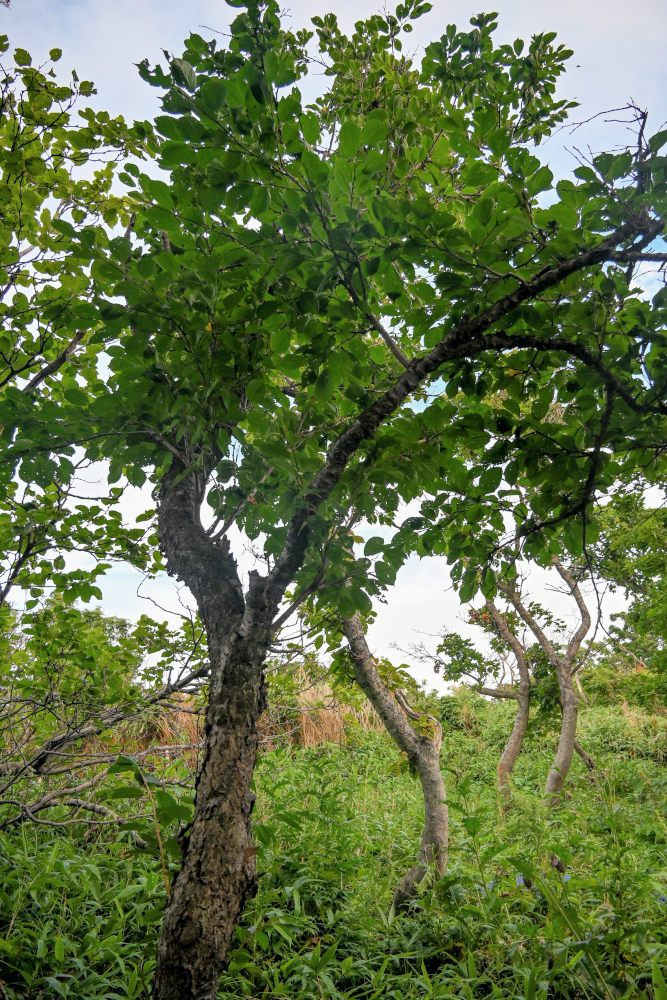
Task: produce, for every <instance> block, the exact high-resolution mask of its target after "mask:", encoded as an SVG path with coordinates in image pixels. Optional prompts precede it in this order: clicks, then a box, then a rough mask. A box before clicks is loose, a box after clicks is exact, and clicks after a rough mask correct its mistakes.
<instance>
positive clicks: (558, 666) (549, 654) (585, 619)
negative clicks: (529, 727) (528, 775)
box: [498, 556, 591, 807]
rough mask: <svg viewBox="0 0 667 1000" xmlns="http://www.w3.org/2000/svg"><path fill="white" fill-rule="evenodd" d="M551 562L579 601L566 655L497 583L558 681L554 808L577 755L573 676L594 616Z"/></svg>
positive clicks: (549, 796)
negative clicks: (559, 707)
mask: <svg viewBox="0 0 667 1000" xmlns="http://www.w3.org/2000/svg"><path fill="white" fill-rule="evenodd" d="M551 563H552V565H553V567H554V568H555V570H556V572H557V573H558V575H559V576H560V577H561V579H562V580H564V581H565V583H566V584H567V587H568V589H569V591H570V594H571V595H572V597H573V598H574V600H575V602H576V605H577V609H578V611H579V616H580V622H579V626H578V628H577V630H576V632H575V633H574V635H573V636H572V638H571V639H570V641H569V642H568V644H567V648H566V649H565V652H564V653H562V654H561V653H560V652H559V651H558V649H557V648H556V647H555V646H554V645H553V644H552V643H551V642H550V641H549V639H548V638H547V636H546V635H545V633H544V631H543V630H542V628H541V627H540V625H539V623H538V621H537V619H536V618H535V617H534V615H533V614H532V613H531V612H530V610H529V609H528V608H526V606H525V605H524V604H523V602H522V600H521V598H520V596H519V594H518V593H517V592H516V591H515V590H513V589H512V588H511V587H508V586H507V585H506V584H503V583H502V582H500V581H499V582H498V588H499V590H500V591H501V592H502V593H503V594H504V595H505V596H506V597H507V598H508V599H509V601H510V602H511V603H512V604H513V605H514V607H515V609H516V611H517V612H518V613H519V615H520V616H521V618H522V619H523V620H524V622H525V623H526V625H527V626H528V628H529V629H530V630H531V632H532V633H533V635H534V636H535V638H536V639H537V641H538V643H539V644H540V646H541V648H542V650H543V652H544V654H545V656H546V658H547V660H548V661H549V663H550V664H551V666H552V668H553V670H554V672H555V674H556V677H557V679H558V686H559V688H560V697H561V704H562V706H563V715H562V720H561V727H560V739H559V741H558V750H557V751H556V756H555V757H554V762H553V764H552V765H551V767H550V769H549V774H548V775H547V781H546V785H545V787H544V797H545V799H546V800H547V803H548V804H549V805H550V806H551V807H555V806H557V805H558V803H559V802H560V800H561V792H562V790H563V785H564V784H565V780H566V778H567V775H568V772H569V770H570V764H571V763H572V757H573V755H574V749H575V747H574V744H575V740H576V737H577V717H578V715H579V699H578V698H577V695H576V692H575V690H574V685H573V683H572V676H573V673H574V667H575V661H576V658H577V653H578V652H579V649H580V647H581V643H582V642H583V640H584V639H585V637H586V633H587V632H588V630H589V628H590V626H591V616H590V613H589V611H588V608H587V607H586V602H585V601H584V598H583V595H582V593H581V590H580V589H579V584H578V582H577V580H576V579H575V578H574V576H573V575H572V573H571V572H570V570H569V569H567V568H566V567H565V566H563V564H562V563H561V561H560V560H559V559H558V558H557V557H556V556H554V557H553V558H552V560H551Z"/></svg>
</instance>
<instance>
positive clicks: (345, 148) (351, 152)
mask: <svg viewBox="0 0 667 1000" xmlns="http://www.w3.org/2000/svg"><path fill="white" fill-rule="evenodd" d="M360 147H361V129H360V128H359V126H358V125H357V124H356V123H355V122H351V121H347V122H344V124H343V125H342V127H341V130H340V132H339V134H338V152H339V153H340V154H341V155H342V156H346V157H349V158H351V159H356V157H357V155H358V154H359V149H360Z"/></svg>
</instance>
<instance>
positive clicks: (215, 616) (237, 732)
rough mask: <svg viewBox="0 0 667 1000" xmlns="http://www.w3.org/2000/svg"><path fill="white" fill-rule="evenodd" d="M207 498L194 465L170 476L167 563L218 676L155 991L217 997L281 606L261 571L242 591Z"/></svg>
mask: <svg viewBox="0 0 667 1000" xmlns="http://www.w3.org/2000/svg"><path fill="white" fill-rule="evenodd" d="M199 501H200V490H199V487H198V484H197V479H196V475H195V474H194V473H191V474H189V475H186V476H185V478H183V479H181V481H180V482H179V481H178V479H177V476H176V475H173V476H172V477H171V478H168V479H167V480H166V481H165V482H164V483H163V487H162V491H161V497H160V540H161V544H162V547H163V549H164V551H165V553H166V555H167V563H168V568H169V571H170V572H171V573H174V574H176V575H177V576H179V577H180V578H181V579H182V580H184V582H185V583H186V584H187V585H188V587H189V588H190V590H191V591H192V593H193V594H194V596H195V598H196V600H197V604H198V607H199V612H200V614H201V616H202V619H203V622H204V625H205V627H206V631H207V636H208V642H209V651H210V659H211V668H210V677H211V680H210V691H209V705H208V711H207V717H206V743H205V753H204V759H203V761H202V766H201V769H200V772H199V775H198V778H197V788H196V802H195V813H194V819H193V822H192V825H191V827H190V829H189V831H188V833H187V835H186V836H184V837H183V840H182V846H183V864H182V868H181V870H180V872H179V873H178V876H177V877H176V879H175V881H174V885H173V887H172V892H171V896H170V898H169V901H168V903H167V908H166V911H165V917H164V922H163V926H162V933H161V936H160V941H159V945H158V957H157V969H156V974H155V979H154V981H153V997H154V998H155V1000H214V998H215V996H216V994H217V989H218V984H219V982H220V973H221V972H222V969H223V966H224V961H225V958H226V955H227V952H228V949H229V945H230V942H231V940H232V938H233V934H234V928H235V926H236V923H237V921H238V919H239V917H240V916H241V913H242V911H243V908H244V906H245V904H246V902H247V900H248V899H249V898H250V897H251V896H252V895H253V894H254V892H255V891H256V886H257V875H256V870H255V848H254V845H253V839H252V829H251V822H250V817H251V813H252V808H253V804H254V796H253V794H252V791H251V780H252V775H253V770H254V766H255V759H256V754H257V720H258V719H259V716H260V715H261V713H262V711H263V710H264V707H265V702H266V697H265V689H264V677H263V669H262V665H263V662H264V657H265V655H266V647H267V645H268V642H269V638H270V623H271V620H272V618H273V614H272V609H271V607H269V606H267V604H266V601H265V600H264V599H263V598H264V594H263V590H264V588H263V587H262V586H261V585H260V584H261V583H263V581H260V580H259V578H253V580H252V581H251V588H250V592H249V594H248V596H247V598H245V599H244V596H243V592H242V588H241V584H240V581H239V577H238V573H237V568H236V564H235V562H234V560H233V558H232V557H231V555H230V554H229V551H228V549H227V547H226V546H225V545H222V546H220V545H216V544H214V543H212V541H211V539H210V538H208V537H207V536H206V534H205V532H204V531H203V530H202V528H201V526H200V524H199V521H198V509H199V507H198V505H199Z"/></svg>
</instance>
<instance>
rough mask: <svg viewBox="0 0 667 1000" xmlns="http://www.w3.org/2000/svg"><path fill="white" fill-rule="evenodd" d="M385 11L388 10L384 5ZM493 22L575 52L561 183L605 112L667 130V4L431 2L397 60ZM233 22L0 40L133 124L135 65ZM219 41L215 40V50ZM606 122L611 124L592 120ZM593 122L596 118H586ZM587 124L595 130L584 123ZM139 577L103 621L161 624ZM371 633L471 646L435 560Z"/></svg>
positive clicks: (559, 607) (109, 584)
mask: <svg viewBox="0 0 667 1000" xmlns="http://www.w3.org/2000/svg"><path fill="white" fill-rule="evenodd" d="M388 6H389V9H391V7H392V5H391V4H389V5H388ZM283 9H284V10H285V12H286V19H287V21H288V23H289V26H290V27H292V28H298V27H302V26H306V25H308V23H309V19H310V18H311V17H312V16H314V15H316V14H319V15H322V14H324V13H326V12H327V11H330V10H332V11H334V12H335V13H336V14H337V15H338V18H339V22H340V26H341V28H342V29H343V30H349V29H350V28H351V27H352V25H353V23H354V21H355V20H357V19H359V18H363V17H365V16H369V15H371V14H374V13H376V12H378V11H381V10H382V9H383V0H329V2H327V3H324V4H320V3H308V2H306V0H295V2H292V3H290V4H287V5H283ZM493 9H495V10H497V11H498V13H499V30H498V34H497V39H498V41H499V42H504V41H513V40H514V39H515V38H518V37H521V38H525V39H526V40H527V39H529V38H530V36H531V35H533V34H536V33H539V32H546V31H556V32H557V34H558V40H559V41H561V42H563V43H564V44H565V45H566V46H567V47H568V48H571V49H573V50H574V56H573V58H572V59H571V60H570V64H569V69H568V72H567V74H566V75H565V76H563V77H561V85H560V93H561V96H562V97H563V98H567V99H568V100H577V101H578V102H579V105H580V106H579V107H578V108H577V109H576V110H575V111H574V112H573V113H572V115H571V125H572V126H574V125H575V124H576V123H578V122H588V124H585V125H581V127H579V128H576V129H574V130H572V129H571V128H565V129H563V130H562V131H561V132H560V133H559V134H558V136H556V137H554V138H552V139H551V140H549V142H548V143H547V144H545V145H543V146H542V147H541V155H542V156H543V157H544V158H545V159H546V160H547V162H549V164H550V166H551V167H552V170H553V171H554V173H555V174H557V175H559V176H564V175H566V174H567V173H568V172H569V171H570V170H572V169H573V168H574V166H576V161H575V158H574V154H573V150H574V148H575V147H577V148H579V149H582V150H584V151H585V150H587V148H588V147H589V146H590V147H591V148H592V149H593V150H594V151H598V150H600V149H611V148H613V147H614V145H616V144H618V143H624V142H625V141H626V140H627V138H628V135H629V133H628V131H627V127H626V126H624V125H623V124H619V123H618V119H620V118H622V117H623V116H622V115H620V114H619V113H617V112H615V111H613V110H611V109H618V108H622V107H624V106H625V105H626V104H627V103H628V102H629V101H633V102H635V103H636V104H638V105H639V106H640V107H642V108H647V109H648V111H649V121H648V130H649V133H650V132H657V131H659V129H660V128H661V127H663V126H664V123H665V122H666V121H667V61H666V60H665V57H664V41H665V37H666V35H667V31H666V29H667V4H665V2H664V0H634V2H633V3H632V4H628V3H627V2H626V0H541V2H540V0H538V2H535V0H490V2H489V3H488V4H486V5H483V4H482V0H473V2H468V0H435V2H434V3H433V9H432V10H431V11H430V13H429V14H427V15H425V16H423V17H422V18H420V19H419V20H418V21H417V22H416V24H415V30H414V31H413V33H412V34H411V35H410V36H409V38H408V37H407V36H406V44H405V47H404V51H406V52H415V54H416V56H417V58H418V57H419V54H420V52H421V51H423V47H424V46H425V45H426V44H428V42H429V41H432V40H433V39H436V38H438V37H439V36H440V35H441V34H442V33H443V31H444V30H445V28H446V26H447V25H448V24H450V23H454V24H456V25H457V26H458V27H459V28H461V29H462V28H465V27H466V26H467V25H468V22H469V20H470V18H471V17H472V16H474V15H475V14H477V13H479V12H480V10H484V11H489V10H493ZM234 16H235V12H234V11H233V10H232V9H231V8H230V7H228V6H227V5H226V4H225V3H224V2H223V0H190V2H188V3H183V2H178V3H176V2H174V0H12V2H11V5H10V7H9V8H8V9H6V8H5V7H3V6H0V34H7V35H8V36H9V39H10V44H11V46H12V47H15V46H21V47H23V48H26V49H27V50H28V51H29V52H30V53H31V55H32V57H33V60H34V61H35V62H40V61H42V60H43V59H45V58H47V55H48V52H49V50H50V49H52V48H54V47H58V48H61V49H62V51H63V56H62V59H61V61H60V64H59V67H60V70H61V72H62V74H63V76H67V75H68V74H69V71H70V70H71V69H73V68H75V69H76V71H77V73H78V75H79V78H80V79H89V80H92V81H93V82H94V83H95V85H96V87H97V91H98V94H97V97H96V99H95V102H96V104H97V106H99V107H100V108H104V109H106V110H107V111H109V112H110V113H112V114H122V115H124V116H125V118H126V119H128V120H132V119H137V120H142V119H146V118H151V117H153V115H154V114H156V113H157V112H158V92H157V91H155V90H153V89H152V88H150V87H148V86H147V85H146V84H145V83H143V82H142V81H141V80H140V78H139V76H138V73H137V70H136V64H137V63H138V62H140V61H141V60H142V59H144V58H147V59H148V60H149V62H150V63H155V62H158V61H160V60H162V62H163V63H164V57H163V54H162V50H163V49H167V50H168V51H169V52H171V53H172V54H174V55H179V54H181V52H182V49H183V46H182V42H183V40H184V39H185V38H186V37H187V36H188V34H189V33H190V32H197V33H199V34H201V35H202V36H203V37H210V36H211V35H212V34H213V33H215V32H220V33H223V34H224V32H225V31H226V30H227V28H228V25H229V23H230V21H231V20H232V19H233V17H234ZM222 40H223V39H222V37H220V41H221V42H222ZM607 111H611V113H609V114H601V113H603V112H607ZM595 116H599V117H595ZM590 119H594V120H593V121H590ZM145 503H146V497H145V496H141V495H134V497H133V499H132V502H131V505H130V509H131V510H132V509H134V510H137V511H138V510H139V509H141V508H142V507H143V506H144V505H145ZM138 583H139V580H138V578H137V577H136V576H135V575H134V574H133V573H132V572H131V571H128V570H125V569H122V568H120V567H119V568H116V569H114V570H113V571H112V572H111V573H110V574H109V576H108V578H107V580H106V582H105V584H104V588H103V589H104V608H105V610H107V611H108V613H110V614H118V615H124V616H126V617H130V618H136V617H138V615H139V614H141V613H147V614H151V615H153V616H154V617H161V616H162V615H161V613H160V611H159V610H158V608H157V607H155V606H154V605H151V604H146V603H145V602H142V601H140V600H139V599H138V598H137V597H136V588H137V585H138ZM531 585H534V587H535V594H536V597H537V599H538V600H541V601H543V603H544V604H548V606H549V607H551V608H553V609H554V611H555V612H556V613H557V614H560V615H561V616H562V617H566V616H568V615H569V604H570V603H571V602H569V601H568V600H567V599H566V598H564V597H563V596H562V595H558V594H555V593H554V592H553V591H552V590H551V589H550V584H549V581H548V579H547V577H546V576H545V575H544V574H541V573H535V574H534V575H532V576H531ZM144 590H145V592H147V593H150V594H151V596H152V597H153V598H154V599H155V600H157V601H158V603H159V604H160V605H161V606H162V607H164V608H166V609H168V611H173V612H177V611H178V609H179V602H178V596H177V591H176V588H175V586H174V584H173V582H172V581H169V580H167V579H164V580H160V581H158V582H157V583H154V584H152V585H151V587H150V588H144ZM621 606H622V602H621V601H620V599H619V598H618V596H614V597H612V598H611V599H610V600H609V601H608V602H607V603H606V608H607V613H611V612H613V611H616V610H619V609H620V607H621ZM378 611H379V613H378V617H377V620H376V622H375V624H374V626H373V627H372V629H371V631H370V634H369V642H370V644H371V646H372V648H373V651H374V652H375V653H376V655H379V656H388V657H389V658H390V659H392V660H393V661H394V662H396V663H398V662H402V661H406V662H411V658H410V657H409V656H406V655H404V654H403V653H401V652H398V651H397V649H396V648H395V647H399V648H400V649H402V650H405V649H408V648H409V647H410V646H411V645H412V644H413V643H415V642H419V641H426V640H425V637H424V635H423V633H427V634H430V635H432V634H434V633H437V632H438V631H439V630H441V629H442V628H443V627H445V628H446V629H447V630H455V629H459V630H460V631H461V632H462V633H463V634H466V635H469V636H471V637H473V636H475V631H474V629H472V628H471V627H469V626H466V625H465V624H464V622H462V621H461V617H465V612H464V611H463V609H462V608H461V606H460V604H459V601H458V598H457V597H456V594H455V592H454V591H453V590H452V589H451V587H450V585H449V580H448V576H447V573H446V568H445V566H444V564H443V560H435V559H429V560H423V561H422V562H418V561H416V560H412V561H410V563H409V564H408V565H407V566H406V567H405V568H404V569H403V570H402V571H401V573H400V574H399V578H398V582H397V585H396V587H395V588H394V590H393V591H392V593H391V595H390V597H389V602H388V604H386V605H382V606H380V607H379V609H378ZM415 675H416V676H418V677H419V678H420V679H424V680H426V682H427V684H428V686H439V685H440V684H441V682H440V681H439V679H438V678H436V677H435V676H434V675H433V674H432V673H431V672H430V671H429V670H427V669H425V668H423V667H422V668H419V667H417V668H416V669H415Z"/></svg>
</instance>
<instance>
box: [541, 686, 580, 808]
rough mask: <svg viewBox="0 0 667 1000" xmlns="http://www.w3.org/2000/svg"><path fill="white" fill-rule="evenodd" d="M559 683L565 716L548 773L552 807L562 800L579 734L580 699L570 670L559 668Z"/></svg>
mask: <svg viewBox="0 0 667 1000" xmlns="http://www.w3.org/2000/svg"><path fill="white" fill-rule="evenodd" d="M557 674H558V685H559V687H560V694H561V700H562V703H563V716H562V721H561V727H560V740H559V741H558V749H557V751H556V756H555V757H554V762H553V764H552V765H551V767H550V769H549V774H548V775H547V783H546V785H545V788H544V796H545V798H546V799H547V800H548V803H549V805H550V806H551V807H555V806H557V805H558V803H559V802H560V800H561V792H562V790H563V785H564V784H565V779H566V778H567V775H568V772H569V770H570V764H571V763H572V756H573V754H574V743H575V740H576V736H577V717H578V715H579V699H578V698H577V695H576V692H575V690H574V687H573V684H572V678H571V676H570V672H569V670H567V671H566V670H562V669H561V670H558V671H557Z"/></svg>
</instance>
